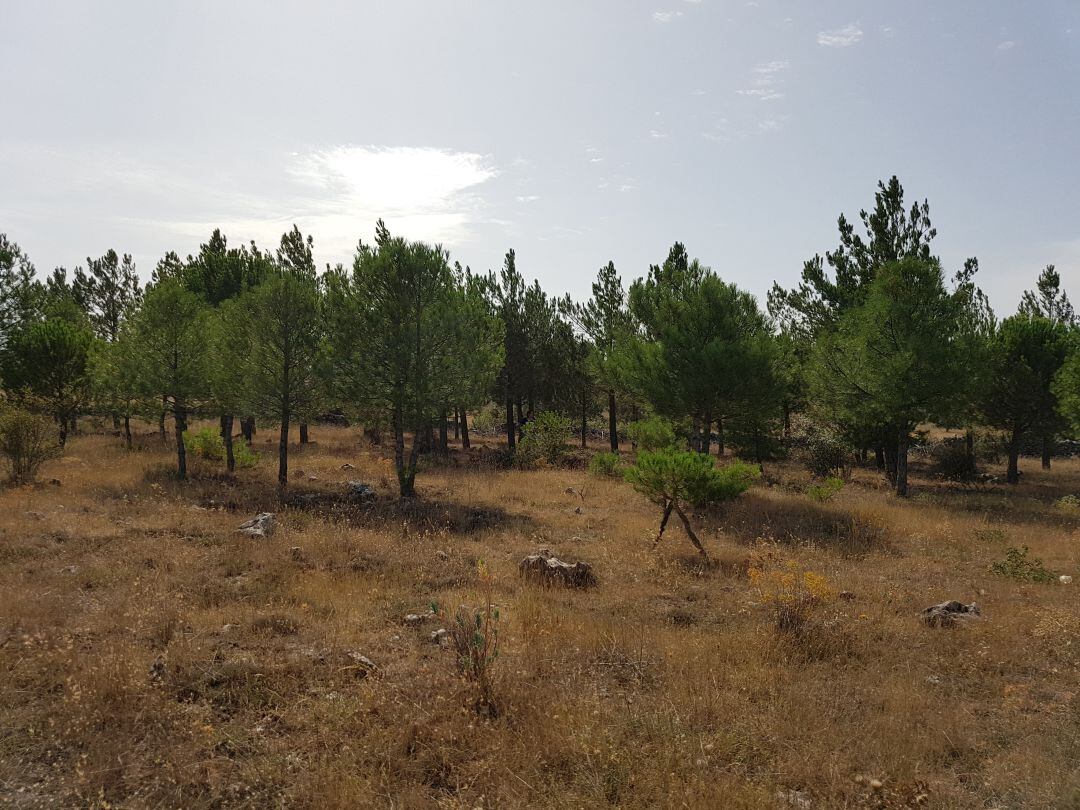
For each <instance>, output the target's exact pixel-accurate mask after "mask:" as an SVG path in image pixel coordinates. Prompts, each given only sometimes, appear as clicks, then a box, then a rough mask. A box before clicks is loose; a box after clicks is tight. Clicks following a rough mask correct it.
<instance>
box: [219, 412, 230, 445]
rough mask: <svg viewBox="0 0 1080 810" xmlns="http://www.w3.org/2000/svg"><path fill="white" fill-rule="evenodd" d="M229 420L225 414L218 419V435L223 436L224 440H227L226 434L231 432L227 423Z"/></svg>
mask: <svg viewBox="0 0 1080 810" xmlns="http://www.w3.org/2000/svg"><path fill="white" fill-rule="evenodd" d="M227 419H228V417H227V416H225V414H222V415H221V416H220V417H218V433H219V434H220V435H221V438H222V439H224V438H225V434H226V433H227V432H228V430H229V428H228V426H227V425H226V423H225V421H226V420H227Z"/></svg>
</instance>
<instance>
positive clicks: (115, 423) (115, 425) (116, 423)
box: [112, 411, 120, 430]
mask: <svg viewBox="0 0 1080 810" xmlns="http://www.w3.org/2000/svg"><path fill="white" fill-rule="evenodd" d="M112 429H113V430H120V414H118V413H117V412H116V411H113V414H112Z"/></svg>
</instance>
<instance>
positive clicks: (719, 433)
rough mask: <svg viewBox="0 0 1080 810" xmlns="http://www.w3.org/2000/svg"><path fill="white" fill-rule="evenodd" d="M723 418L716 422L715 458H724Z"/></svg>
mask: <svg viewBox="0 0 1080 810" xmlns="http://www.w3.org/2000/svg"><path fill="white" fill-rule="evenodd" d="M724 450H725V445H724V417H722V416H721V417H720V418H719V419H717V420H716V457H717V458H723V457H724Z"/></svg>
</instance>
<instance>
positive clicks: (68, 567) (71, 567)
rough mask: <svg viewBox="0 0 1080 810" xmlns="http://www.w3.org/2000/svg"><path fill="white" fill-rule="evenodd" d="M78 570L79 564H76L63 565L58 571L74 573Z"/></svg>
mask: <svg viewBox="0 0 1080 810" xmlns="http://www.w3.org/2000/svg"><path fill="white" fill-rule="evenodd" d="M78 571H79V566H77V565H65V566H64V567H63V568H61V569H60V573H62V574H76V573H78Z"/></svg>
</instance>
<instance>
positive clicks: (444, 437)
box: [439, 406, 450, 455]
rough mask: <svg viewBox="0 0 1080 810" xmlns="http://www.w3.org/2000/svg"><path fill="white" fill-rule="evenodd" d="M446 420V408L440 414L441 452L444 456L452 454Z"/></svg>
mask: <svg viewBox="0 0 1080 810" xmlns="http://www.w3.org/2000/svg"><path fill="white" fill-rule="evenodd" d="M446 418H447V417H446V408H445V406H444V407H443V409H442V411H441V412H440V413H439V452H440V453H442V454H443V455H446V454H447V453H448V452H450V436H449V435H448V432H447V429H446V428H447V425H446Z"/></svg>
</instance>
